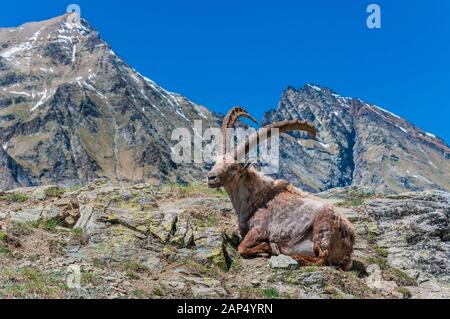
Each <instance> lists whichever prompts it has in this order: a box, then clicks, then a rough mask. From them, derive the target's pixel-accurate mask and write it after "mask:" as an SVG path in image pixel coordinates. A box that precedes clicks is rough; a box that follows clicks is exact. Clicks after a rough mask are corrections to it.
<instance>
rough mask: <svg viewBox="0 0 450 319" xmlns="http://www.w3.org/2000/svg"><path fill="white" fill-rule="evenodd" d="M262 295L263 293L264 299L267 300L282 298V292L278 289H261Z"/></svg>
mask: <svg viewBox="0 0 450 319" xmlns="http://www.w3.org/2000/svg"><path fill="white" fill-rule="evenodd" d="M261 293H262V295H263V297H264V298H267V299H276V298H280V292H279V291H278V289H276V288H265V289H261Z"/></svg>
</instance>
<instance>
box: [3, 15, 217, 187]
mask: <svg viewBox="0 0 450 319" xmlns="http://www.w3.org/2000/svg"><path fill="white" fill-rule="evenodd" d="M194 119H201V120H203V123H204V125H212V124H215V122H214V117H213V116H212V114H211V113H210V112H209V111H208V110H207V109H206V108H204V107H203V106H200V105H197V104H195V103H193V102H191V101H189V100H188V99H186V98H184V97H183V96H180V95H178V94H175V93H170V92H168V91H166V90H164V89H163V88H161V87H160V86H158V85H157V84H156V83H154V82H153V81H151V80H150V79H148V78H145V77H144V76H142V75H141V74H139V73H138V72H137V71H135V70H134V69H132V68H131V67H129V66H128V65H127V64H126V63H125V62H124V61H123V60H122V59H121V58H120V57H118V56H117V55H116V54H115V53H114V51H113V50H112V49H111V47H110V46H109V45H108V44H107V43H106V42H104V41H103V40H102V39H101V38H100V36H99V34H98V33H97V32H96V31H95V30H94V29H93V28H92V27H91V26H90V25H89V24H88V23H87V22H86V21H85V20H83V19H81V20H79V21H78V20H77V16H76V14H75V13H74V14H66V15H64V16H61V17H57V18H54V19H51V20H47V21H42V22H36V23H27V24H25V25H23V26H20V27H17V28H3V29H0V139H1V142H2V145H3V149H4V151H6V152H7V153H8V154H9V155H10V156H11V157H12V158H13V159H14V160H15V162H17V164H18V165H19V166H21V167H22V168H23V169H24V170H26V171H27V172H28V173H29V174H30V175H32V176H34V177H35V178H36V180H38V181H39V182H40V183H43V184H46V183H61V184H83V183H86V182H88V181H90V180H92V179H95V178H99V177H106V178H109V179H110V180H113V181H116V182H123V183H126V182H131V183H133V182H142V181H154V182H161V181H193V180H196V179H199V178H201V177H202V175H201V172H202V169H201V167H196V166H194V165H190V166H186V167H183V166H180V165H177V164H176V163H174V162H173V161H172V158H171V153H172V149H171V145H172V144H173V142H172V141H171V133H172V131H173V129H175V128H177V127H186V128H188V129H191V130H192V128H193V120H194ZM192 133H193V134H195V132H192ZM197 134H198V132H197ZM16 182H19V181H16ZM5 186H9V185H5Z"/></svg>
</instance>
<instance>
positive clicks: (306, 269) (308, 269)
mask: <svg viewBox="0 0 450 319" xmlns="http://www.w3.org/2000/svg"><path fill="white" fill-rule="evenodd" d="M320 270H322V267H320V266H306V267H301V268H300V271H301V272H304V273H311V272H317V271H320Z"/></svg>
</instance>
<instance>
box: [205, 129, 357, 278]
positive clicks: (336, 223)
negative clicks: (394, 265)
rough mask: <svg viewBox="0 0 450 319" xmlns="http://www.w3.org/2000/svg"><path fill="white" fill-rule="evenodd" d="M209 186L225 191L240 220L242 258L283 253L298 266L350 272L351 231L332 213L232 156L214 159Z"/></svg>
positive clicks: (308, 196) (209, 176) (329, 209)
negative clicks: (332, 266) (297, 263)
mask: <svg viewBox="0 0 450 319" xmlns="http://www.w3.org/2000/svg"><path fill="white" fill-rule="evenodd" d="M275 125H276V124H275ZM208 184H209V186H210V187H212V188H218V187H224V188H225V190H226V191H227V193H228V195H229V196H230V199H231V202H232V204H233V207H234V209H235V211H236V212H237V214H238V217H239V231H240V234H241V237H242V238H243V240H242V242H241V243H240V245H239V247H238V251H239V253H240V254H241V255H242V256H243V257H246V258H251V257H255V256H260V255H267V254H278V253H282V254H285V255H289V256H291V257H292V258H294V259H295V260H297V261H298V262H299V263H300V264H301V265H337V266H340V267H342V268H343V269H345V270H349V269H350V268H351V267H352V259H351V255H352V252H353V245H354V241H355V235H354V231H353V228H352V225H351V224H350V222H349V221H348V220H347V219H346V218H345V217H343V216H342V215H341V214H340V213H339V212H338V211H337V209H336V208H335V207H333V206H331V205H329V204H326V203H324V202H323V201H322V200H320V199H319V198H317V197H315V196H312V195H306V194H305V193H303V192H302V191H301V190H300V189H298V188H296V187H294V186H292V185H291V184H289V183H288V182H286V181H283V180H274V179H272V178H270V177H267V176H264V175H263V174H261V173H259V172H258V171H257V170H255V169H254V168H253V167H248V165H245V164H240V163H236V162H235V158H234V156H233V155H231V154H221V156H219V157H218V160H217V162H216V165H215V166H214V167H213V169H212V170H211V172H210V173H209V174H208Z"/></svg>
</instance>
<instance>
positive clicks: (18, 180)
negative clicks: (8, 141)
mask: <svg viewBox="0 0 450 319" xmlns="http://www.w3.org/2000/svg"><path fill="white" fill-rule="evenodd" d="M33 180H34V178H33V177H32V176H31V175H30V174H28V172H25V171H24V169H23V168H22V167H21V166H20V165H18V164H17V163H16V161H14V159H13V158H11V156H9V155H8V154H7V153H6V152H5V150H4V149H3V148H1V147H0V189H13V188H17V187H19V186H22V185H29V186H31V185H33V184H34V181H33Z"/></svg>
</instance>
